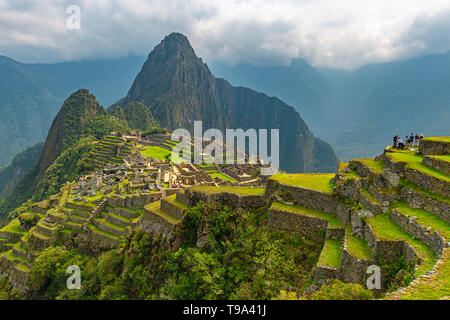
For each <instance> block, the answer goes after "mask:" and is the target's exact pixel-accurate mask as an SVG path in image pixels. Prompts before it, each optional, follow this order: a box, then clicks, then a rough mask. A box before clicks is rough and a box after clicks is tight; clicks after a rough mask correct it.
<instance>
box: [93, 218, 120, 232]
mask: <svg viewBox="0 0 450 320" xmlns="http://www.w3.org/2000/svg"><path fill="white" fill-rule="evenodd" d="M96 220H97V221H99V222H100V223H102V224H104V225H105V226H108V227H110V228H112V229H116V230H117V231H124V230H125V228H123V227H120V226H118V225H115V224H113V223H111V222H109V221H108V220H106V219H104V218H103V219H102V218H96Z"/></svg>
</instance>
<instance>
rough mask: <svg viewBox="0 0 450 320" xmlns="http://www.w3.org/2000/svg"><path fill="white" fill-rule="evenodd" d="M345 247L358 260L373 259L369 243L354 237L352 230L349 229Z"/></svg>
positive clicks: (346, 234)
mask: <svg viewBox="0 0 450 320" xmlns="http://www.w3.org/2000/svg"><path fill="white" fill-rule="evenodd" d="M345 247H346V249H347V251H349V252H350V253H351V254H352V255H353V256H354V257H356V258H357V259H366V260H370V259H371V258H372V252H371V251H370V249H369V247H368V246H367V241H365V240H363V239H359V238H356V237H354V236H352V234H351V229H350V228H347V230H346V232H345Z"/></svg>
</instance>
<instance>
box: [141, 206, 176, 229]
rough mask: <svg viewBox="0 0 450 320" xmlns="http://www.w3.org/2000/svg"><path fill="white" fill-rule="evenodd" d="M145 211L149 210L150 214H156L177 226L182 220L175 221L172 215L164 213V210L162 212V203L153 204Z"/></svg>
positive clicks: (146, 207)
mask: <svg viewBox="0 0 450 320" xmlns="http://www.w3.org/2000/svg"><path fill="white" fill-rule="evenodd" d="M145 209H147V210H148V211H150V212H153V213H156V214H157V215H159V216H161V217H162V218H164V220H166V221H168V222H170V223H172V224H177V223H178V222H180V221H181V220H178V219H175V218H174V217H172V216H171V215H169V214H167V213H166V212H164V211H163V210H161V201H155V202H152V203H150V204H148V205H146V206H145Z"/></svg>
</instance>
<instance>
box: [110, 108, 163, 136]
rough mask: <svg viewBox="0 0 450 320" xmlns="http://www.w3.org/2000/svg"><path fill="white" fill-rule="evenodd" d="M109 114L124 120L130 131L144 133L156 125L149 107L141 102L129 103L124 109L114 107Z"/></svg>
mask: <svg viewBox="0 0 450 320" xmlns="http://www.w3.org/2000/svg"><path fill="white" fill-rule="evenodd" d="M110 112H111V115H112V116H114V117H117V118H119V119H122V120H125V121H126V122H127V123H128V125H129V127H130V128H132V129H138V130H143V131H145V130H148V129H149V128H151V127H155V126H157V125H158V122H157V121H156V120H155V118H154V117H153V115H152V113H151V112H150V109H149V107H148V106H146V105H145V104H143V103H141V102H131V103H129V104H127V105H126V106H125V107H120V106H119V105H115V106H112V107H111V108H110Z"/></svg>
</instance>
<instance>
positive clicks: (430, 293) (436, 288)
mask: <svg viewBox="0 0 450 320" xmlns="http://www.w3.org/2000/svg"><path fill="white" fill-rule="evenodd" d="M448 296H450V249H447V250H446V251H445V252H444V255H443V257H442V263H441V264H440V265H439V266H437V267H436V273H435V274H432V275H431V276H429V277H427V278H420V279H418V280H417V281H416V282H415V283H413V284H411V285H410V286H409V287H407V288H406V290H405V292H402V293H400V294H398V295H397V296H396V297H393V296H388V299H400V300H439V299H441V298H443V297H448Z"/></svg>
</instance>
